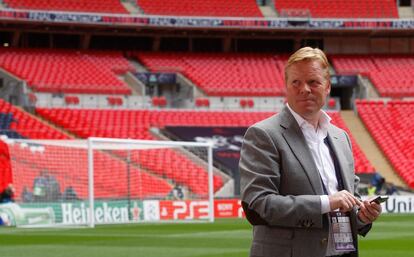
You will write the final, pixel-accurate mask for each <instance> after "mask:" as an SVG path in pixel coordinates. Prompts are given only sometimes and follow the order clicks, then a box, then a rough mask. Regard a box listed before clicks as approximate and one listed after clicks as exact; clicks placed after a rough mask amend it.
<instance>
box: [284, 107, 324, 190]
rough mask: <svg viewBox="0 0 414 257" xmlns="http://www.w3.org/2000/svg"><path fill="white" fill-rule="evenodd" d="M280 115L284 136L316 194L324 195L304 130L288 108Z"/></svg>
mask: <svg viewBox="0 0 414 257" xmlns="http://www.w3.org/2000/svg"><path fill="white" fill-rule="evenodd" d="M280 115H282V116H281V126H282V127H283V128H285V131H284V132H283V133H282V135H283V137H284V138H285V140H286V142H287V144H288V145H289V147H290V149H291V150H292V152H293V153H294V155H295V156H296V158H297V159H298V160H299V162H300V164H301V165H302V167H303V170H304V171H305V173H306V175H307V177H308V179H309V182H310V184H311V185H312V188H313V191H314V193H315V194H317V195H322V194H324V193H323V188H322V183H321V178H320V175H319V172H318V169H317V168H316V164H315V162H314V160H313V158H312V155H311V153H310V151H309V148H308V145H307V144H306V140H305V137H304V136H303V133H302V130H301V129H300V127H299V125H298V123H297V122H296V120H295V118H294V117H293V115H292V114H291V113H290V111H289V110H288V109H287V107H285V108H284V109H283V110H282V112H281V113H280Z"/></svg>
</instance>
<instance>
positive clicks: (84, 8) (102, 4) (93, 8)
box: [3, 0, 129, 13]
mask: <svg viewBox="0 0 414 257" xmlns="http://www.w3.org/2000/svg"><path fill="white" fill-rule="evenodd" d="M3 3H4V4H5V5H6V6H7V7H9V8H14V9H26V10H48V11H50V10H54V11H66V12H99V13H129V12H128V11H127V10H126V9H125V8H124V6H123V5H122V4H121V2H120V0H59V1H57V0H56V1H50V0H3Z"/></svg>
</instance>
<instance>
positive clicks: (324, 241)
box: [321, 237, 328, 245]
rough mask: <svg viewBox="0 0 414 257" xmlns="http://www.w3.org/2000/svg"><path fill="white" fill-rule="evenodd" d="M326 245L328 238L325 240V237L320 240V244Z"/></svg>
mask: <svg viewBox="0 0 414 257" xmlns="http://www.w3.org/2000/svg"><path fill="white" fill-rule="evenodd" d="M327 243H328V238H326V237H324V238H322V240H321V244H323V245H324V244H327Z"/></svg>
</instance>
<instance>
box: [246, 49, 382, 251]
mask: <svg viewBox="0 0 414 257" xmlns="http://www.w3.org/2000/svg"><path fill="white" fill-rule="evenodd" d="M285 81H286V92H287V102H288V103H287V106H286V107H285V108H284V109H283V110H282V111H281V113H279V114H278V115H274V116H272V117H270V118H268V119H266V120H263V121H261V122H259V123H257V124H255V125H253V126H251V127H250V128H249V129H248V130H247V132H246V134H245V137H244V142H243V146H242V150H241V158H240V164H239V167H240V175H241V191H242V205H243V209H244V211H245V213H246V217H247V219H248V220H249V222H250V223H251V224H252V225H253V243H252V246H251V250H250V256H251V257H253V256H255V257H258V256H263V257H265V256H266V257H270V256H274V257H284V256H293V257H324V256H358V245H357V234H360V235H364V236H365V234H366V233H367V232H368V231H369V230H370V228H371V223H372V222H373V221H374V220H375V219H376V218H377V217H378V216H379V215H380V213H381V206H380V205H379V204H376V203H370V202H368V201H364V202H362V201H361V200H360V199H359V196H358V195H357V194H356V189H357V185H358V181H359V179H358V177H357V176H355V173H354V161H353V155H352V148H351V142H350V139H349V137H348V135H347V134H346V132H345V131H343V130H341V129H339V128H337V127H335V126H334V125H332V124H330V118H329V116H328V115H327V114H326V113H325V112H323V111H322V110H321V108H322V107H323V105H324V104H325V99H326V97H327V96H328V95H329V93H330V88H331V86H330V77H329V63H328V61H327V58H326V56H325V54H324V53H323V52H322V51H321V50H319V49H313V48H310V47H305V48H301V49H299V50H298V51H297V52H295V53H294V54H293V55H292V56H291V57H290V58H289V60H288V63H287V65H286V67H285ZM337 216H338V217H339V216H341V217H342V216H343V218H340V219H339V218H336V217H337ZM339 220H341V222H342V221H344V222H347V223H344V224H343V226H345V227H346V226H348V227H347V228H348V232H349V233H343V232H347V231H346V230H347V229H346V228H345V229H342V230H340V229H338V226H336V225H337V224H334V223H335V222H336V221H338V222H339ZM336 233H338V234H340V235H339V236H338V234H336ZM334 234H335V236H333V235H334ZM347 236H348V237H347ZM337 237H340V238H345V239H344V240H345V241H346V242H347V244H343V243H341V242H344V241H340V240H337Z"/></svg>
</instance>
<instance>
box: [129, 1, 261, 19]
mask: <svg viewBox="0 0 414 257" xmlns="http://www.w3.org/2000/svg"><path fill="white" fill-rule="evenodd" d="M137 4H138V5H139V6H140V7H141V9H142V10H143V11H144V13H145V14H152V15H172V16H211V17H226V16H227V17H263V14H262V13H261V11H260V9H259V7H258V6H257V4H256V1H255V0H237V1H233V0H207V1H206V0H181V1H165V0H137Z"/></svg>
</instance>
